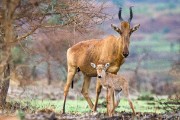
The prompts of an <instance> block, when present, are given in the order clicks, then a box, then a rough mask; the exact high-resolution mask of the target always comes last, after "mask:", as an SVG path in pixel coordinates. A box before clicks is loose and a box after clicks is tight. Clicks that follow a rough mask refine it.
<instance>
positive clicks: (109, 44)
mask: <svg viewBox="0 0 180 120" xmlns="http://www.w3.org/2000/svg"><path fill="white" fill-rule="evenodd" d="M119 19H120V20H122V17H121V9H120V10H119ZM131 19H132V8H131V7H130V19H129V22H130V21H131ZM129 22H127V21H121V23H120V27H116V26H114V25H112V28H113V29H114V30H115V31H117V32H118V33H119V34H120V36H119V37H115V36H113V35H110V36H108V37H106V38H104V39H102V40H100V39H99V40H98V39H92V40H87V41H82V42H79V43H77V44H75V45H74V46H72V47H71V48H69V49H68V50H67V65H68V73H67V83H66V85H65V87H64V104H63V113H65V103H66V97H67V94H68V91H69V87H70V85H71V83H72V80H73V77H74V75H75V73H76V72H77V70H81V71H82V73H83V75H84V83H83V88H82V94H83V96H84V98H85V99H86V101H87V102H88V104H89V106H90V108H91V109H92V110H93V111H96V106H97V102H98V97H99V94H100V92H101V84H100V83H99V82H97V84H96V94H97V95H96V101H95V105H93V103H92V101H91V99H90V97H89V94H88V89H89V85H90V81H91V77H96V76H97V73H96V70H94V69H93V68H92V67H91V65H90V64H89V63H91V62H93V63H98V62H104V63H107V62H109V63H110V64H111V66H110V67H109V68H108V69H107V71H108V72H109V73H114V74H116V73H117V72H118V70H119V69H120V66H121V65H122V64H123V63H124V60H125V58H126V57H127V56H128V54H129V50H128V49H129V43H130V36H131V34H132V33H133V32H134V31H136V30H137V29H138V28H139V26H140V25H136V26H135V27H132V28H131V27H130V23H129Z"/></svg>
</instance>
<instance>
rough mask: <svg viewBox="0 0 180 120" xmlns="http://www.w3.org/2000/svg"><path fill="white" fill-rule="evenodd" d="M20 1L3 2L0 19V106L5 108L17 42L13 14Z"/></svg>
mask: <svg viewBox="0 0 180 120" xmlns="http://www.w3.org/2000/svg"><path fill="white" fill-rule="evenodd" d="M19 2H20V0H16V1H7V0H3V1H2V10H1V14H2V15H1V19H0V44H1V45H0V106H2V110H3V109H4V107H5V103H6V97H7V93H8V89H9V80H10V60H11V47H12V46H11V45H10V44H9V43H11V42H13V41H14V40H15V34H14V26H13V14H14V12H15V9H16V6H17V5H18V4H19Z"/></svg>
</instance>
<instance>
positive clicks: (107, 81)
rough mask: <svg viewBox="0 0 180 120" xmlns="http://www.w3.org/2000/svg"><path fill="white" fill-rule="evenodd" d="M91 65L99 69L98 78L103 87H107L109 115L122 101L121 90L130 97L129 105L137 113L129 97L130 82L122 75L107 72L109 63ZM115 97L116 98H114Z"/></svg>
mask: <svg viewBox="0 0 180 120" xmlns="http://www.w3.org/2000/svg"><path fill="white" fill-rule="evenodd" d="M91 66H92V67H93V68H95V69H96V71H97V80H98V81H99V82H100V83H101V85H102V86H103V88H105V89H107V97H106V98H107V113H108V115H109V116H112V115H113V114H114V111H115V108H116V107H117V106H118V104H119V102H120V93H121V91H122V92H123V93H124V96H125V97H126V98H127V99H128V102H129V105H130V107H131V109H132V111H133V114H134V115H135V114H136V113H135V110H134V106H133V103H132V102H131V99H130V97H129V83H128V81H127V80H126V79H125V78H124V77H123V76H121V75H115V74H111V73H108V72H106V70H107V69H108V67H110V64H109V63H106V64H105V65H104V64H97V65H96V64H94V63H91ZM114 98H115V99H114Z"/></svg>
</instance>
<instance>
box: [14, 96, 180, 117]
mask: <svg viewBox="0 0 180 120" xmlns="http://www.w3.org/2000/svg"><path fill="white" fill-rule="evenodd" d="M103 101H104V100H103V99H100V100H99V104H100V107H98V112H101V113H105V112H106V107H105V106H103ZM132 101H133V103H134V106H135V110H136V112H142V113H144V112H151V113H165V112H166V111H167V110H171V109H169V108H167V109H164V106H163V105H161V104H160V103H159V102H158V100H132ZM11 102H12V103H17V102H18V103H20V104H21V107H23V106H27V105H28V106H29V109H30V110H29V111H31V112H35V111H38V110H43V109H50V110H53V111H55V112H57V113H59V112H61V110H62V106H63V101H62V100H21V101H19V100H16V101H11ZM161 102H162V103H163V102H168V100H161ZM179 102H180V101H179ZM171 106H172V107H177V106H174V105H171ZM116 111H118V112H121V111H125V112H132V111H131V109H130V107H129V104H128V102H127V100H125V99H122V100H121V102H120V104H119V106H118V107H117V109H116ZM66 112H67V113H78V114H83V113H87V112H91V110H90V109H89V106H88V104H87V102H86V101H85V100H67V104H66Z"/></svg>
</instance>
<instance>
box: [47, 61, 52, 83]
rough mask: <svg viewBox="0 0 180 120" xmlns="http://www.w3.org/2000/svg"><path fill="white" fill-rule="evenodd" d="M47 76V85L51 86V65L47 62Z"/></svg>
mask: <svg viewBox="0 0 180 120" xmlns="http://www.w3.org/2000/svg"><path fill="white" fill-rule="evenodd" d="M47 72H48V73H47V75H48V85H51V81H52V76H51V65H50V63H49V62H47Z"/></svg>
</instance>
